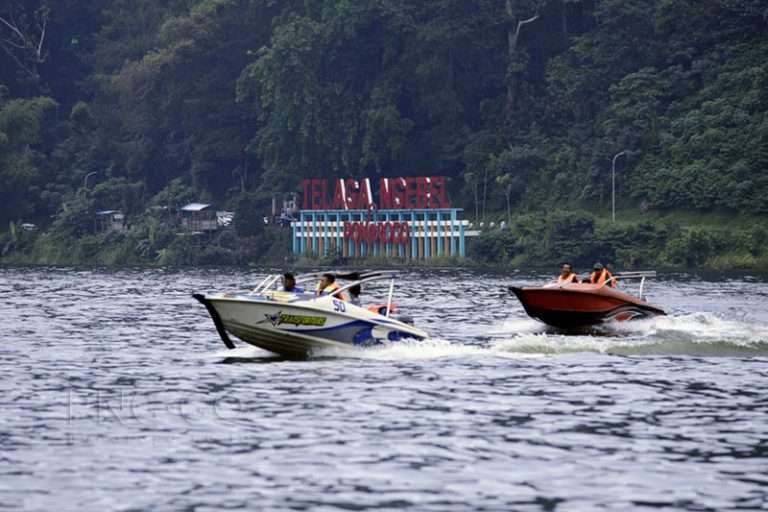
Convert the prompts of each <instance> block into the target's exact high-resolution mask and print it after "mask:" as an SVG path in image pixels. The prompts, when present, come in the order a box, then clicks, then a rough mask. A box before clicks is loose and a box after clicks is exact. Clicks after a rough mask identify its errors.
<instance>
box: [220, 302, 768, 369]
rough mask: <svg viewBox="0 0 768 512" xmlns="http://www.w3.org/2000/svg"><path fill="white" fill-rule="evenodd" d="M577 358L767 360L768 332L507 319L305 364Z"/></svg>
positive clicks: (693, 324)
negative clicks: (484, 328) (562, 325)
mask: <svg viewBox="0 0 768 512" xmlns="http://www.w3.org/2000/svg"><path fill="white" fill-rule="evenodd" d="M577 353H597V354H607V355H620V356H641V355H649V356H653V355H662V356H670V355H681V356H707V357H718V356H719V357H754V356H768V326H764V325H757V324H753V323H748V322H740V321H736V320H725V319H722V318H720V317H718V316H716V315H713V314H710V313H693V314H686V315H679V316H659V317H654V318H648V319H643V320H635V321H632V322H622V323H619V322H617V323H612V324H607V325H605V326H601V327H599V328H594V329H590V330H589V331H585V332H581V333H576V334H574V333H563V332H561V331H557V330H554V329H552V328H550V327H547V326H545V325H543V324H541V323H540V322H537V321H535V320H531V319H527V318H526V319H510V320H507V321H505V322H504V323H503V324H501V325H499V326H497V327H496V328H495V329H493V330H491V331H490V332H489V333H488V335H487V336H486V337H484V338H483V339H482V340H480V341H477V340H475V341H474V342H473V341H471V340H465V341H456V340H448V339H445V338H428V339H425V340H420V341H416V340H409V341H398V342H394V343H386V344H382V345H374V346H364V347H352V346H351V347H342V348H328V349H321V350H316V351H314V352H313V353H312V354H311V356H310V359H313V360H316V359H324V358H342V359H365V360H378V361H409V360H410V361H418V360H429V359H439V358H446V359H450V358H467V357H488V356H492V357H504V358H510V357H511V358H527V357H543V356H554V355H565V354H577ZM208 357H211V358H214V359H217V360H220V361H222V362H225V363H247V362H255V363H259V362H260V363H268V362H276V361H282V360H285V358H284V357H282V356H278V355H275V354H272V353H270V352H267V351H265V350H261V349H259V348H256V347H252V346H249V345H244V344H240V345H239V346H238V347H237V348H236V349H234V350H226V349H222V350H217V351H216V352H214V353H210V354H208Z"/></svg>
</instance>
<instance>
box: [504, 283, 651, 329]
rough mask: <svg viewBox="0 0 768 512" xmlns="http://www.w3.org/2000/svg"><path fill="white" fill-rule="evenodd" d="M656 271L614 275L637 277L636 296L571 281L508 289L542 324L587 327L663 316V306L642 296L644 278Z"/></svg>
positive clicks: (570, 327)
mask: <svg viewBox="0 0 768 512" xmlns="http://www.w3.org/2000/svg"><path fill="white" fill-rule="evenodd" d="M652 276H655V272H627V273H624V274H619V275H617V276H616V277H621V278H622V279H623V278H633V277H640V278H642V279H643V281H642V282H641V284H640V294H639V296H634V295H630V294H629V293H626V292H623V291H620V290H617V289H616V288H612V287H610V286H606V285H605V284H600V285H599V284H588V283H570V284H549V285H546V286H540V287H525V288H519V287H516V286H511V287H510V290H511V291H512V292H513V293H514V294H515V295H517V298H518V299H520V302H522V304H523V307H524V308H525V312H526V313H528V315H529V316H531V317H533V318H536V319H537V320H540V321H542V322H544V323H545V324H548V325H551V326H554V327H560V328H564V329H573V328H580V327H589V326H592V325H598V324H601V323H604V322H609V321H613V320H615V321H624V320H631V319H635V318H645V317H650V316H657V315H665V314H666V313H665V312H664V310H663V309H661V308H660V307H658V306H655V305H653V304H651V303H649V302H647V301H646V300H645V299H643V298H642V297H643V293H642V289H643V284H644V282H645V277H652Z"/></svg>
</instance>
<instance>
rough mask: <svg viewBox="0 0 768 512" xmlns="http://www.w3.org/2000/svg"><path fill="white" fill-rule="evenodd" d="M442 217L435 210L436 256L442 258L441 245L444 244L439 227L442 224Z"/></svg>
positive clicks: (441, 229)
mask: <svg viewBox="0 0 768 512" xmlns="http://www.w3.org/2000/svg"><path fill="white" fill-rule="evenodd" d="M442 218H443V217H442V215H441V214H440V210H437V255H438V256H442V255H443V243H444V242H445V237H444V236H441V235H443V227H442V226H441V225H440V223H441V222H442Z"/></svg>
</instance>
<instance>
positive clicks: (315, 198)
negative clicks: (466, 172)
mask: <svg viewBox="0 0 768 512" xmlns="http://www.w3.org/2000/svg"><path fill="white" fill-rule="evenodd" d="M334 181H335V182H334V187H333V196H332V199H331V198H330V197H331V196H329V192H330V187H329V183H328V180H326V179H307V180H303V181H302V187H303V189H304V204H303V208H302V209H304V210H372V209H374V208H376V207H377V203H376V202H375V201H374V194H373V190H372V188H371V180H370V179H369V178H363V179H361V180H355V179H351V178H348V179H341V178H339V179H337V180H334ZM378 192H379V193H378V208H379V209H380V210H403V209H435V208H450V207H451V203H450V201H449V200H448V191H447V190H446V180H445V177H444V176H429V177H424V176H422V177H409V178H381V179H380V180H379V191H378Z"/></svg>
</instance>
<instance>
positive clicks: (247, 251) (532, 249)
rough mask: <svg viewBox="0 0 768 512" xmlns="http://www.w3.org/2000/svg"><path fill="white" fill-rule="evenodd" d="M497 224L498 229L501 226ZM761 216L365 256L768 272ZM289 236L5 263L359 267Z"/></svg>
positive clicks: (52, 236)
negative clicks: (316, 254)
mask: <svg viewBox="0 0 768 512" xmlns="http://www.w3.org/2000/svg"><path fill="white" fill-rule="evenodd" d="M495 220H496V221H497V222H495V223H494V225H495V226H498V225H499V224H500V222H498V219H495ZM766 225H768V223H766V219H765V218H762V217H745V216H725V215H695V214H688V213H656V214H645V215H642V216H641V215H635V216H629V215H626V214H623V212H622V215H621V216H620V217H619V220H617V221H616V222H612V221H611V220H610V217H608V216H605V215H603V216H595V215H593V214H592V213H590V212H585V211H556V212H551V213H549V214H546V215H544V214H519V215H516V216H514V217H513V218H512V222H511V223H510V224H509V225H505V227H504V228H499V227H494V228H490V229H489V228H486V229H485V230H484V231H483V233H482V235H480V236H479V237H476V238H472V239H470V240H469V243H468V246H469V258H467V259H459V258H436V259H431V260H429V261H413V260H405V259H387V258H380V257H377V258H368V259H366V260H365V262H364V264H365V265H366V266H375V267H391V268H398V267H414V266H424V267H452V266H472V265H478V266H494V267H509V268H514V267H542V266H555V265H558V264H559V263H560V262H562V261H566V260H568V261H571V262H572V263H573V264H574V265H576V266H578V267H581V268H586V267H588V266H590V265H591V264H592V263H593V262H595V261H602V262H605V263H612V264H613V265H614V266H615V267H616V268H621V269H633V268H674V269H711V270H728V269H745V270H760V271H768V250H767V249H766V247H767V246H768V228H766ZM290 247H291V241H290V230H288V229H285V228H282V229H281V228H277V227H273V228H267V229H264V230H263V231H261V232H259V233H258V235H251V236H242V235H238V234H237V232H236V231H235V230H234V229H226V230H222V231H220V232H217V233H215V234H213V235H208V236H189V235H181V234H178V233H177V232H175V231H174V230H172V229H171V228H169V227H165V226H162V225H160V224H157V223H153V222H149V223H144V224H139V225H137V226H134V227H132V228H131V229H128V230H126V231H123V232H108V233H102V234H85V235H82V236H72V235H71V234H69V235H68V234H67V233H62V232H56V231H55V230H54V231H50V232H44V233H38V232H27V231H22V230H20V229H18V228H16V227H15V226H13V225H11V228H10V229H9V231H8V232H6V233H3V234H2V235H0V263H5V264H44V265H108V266H117V265H158V266H163V265H270V264H276V265H285V264H290V265H291V266H293V267H299V268H301V267H316V266H318V265H326V266H335V265H336V266H338V265H344V266H347V265H353V264H355V263H358V261H357V260H345V259H342V258H325V259H319V260H318V259H311V258H305V257H298V258H297V257H296V256H294V255H293V254H291V252H290Z"/></svg>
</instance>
